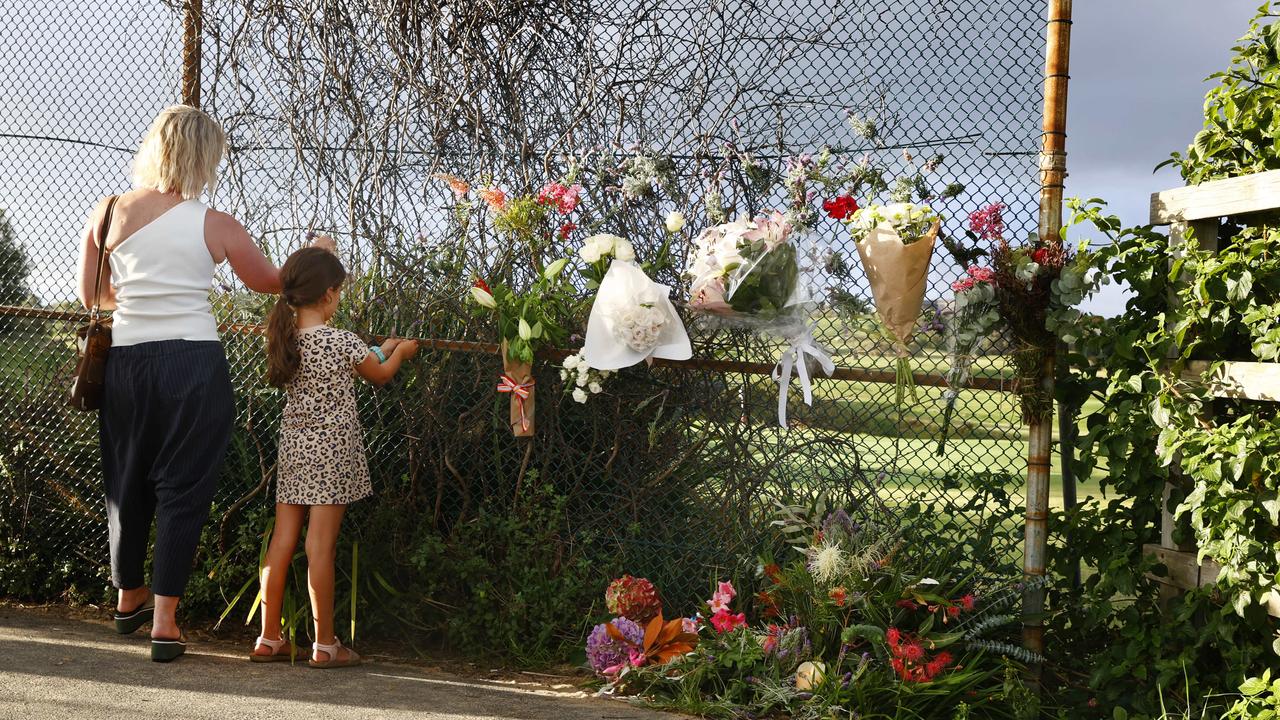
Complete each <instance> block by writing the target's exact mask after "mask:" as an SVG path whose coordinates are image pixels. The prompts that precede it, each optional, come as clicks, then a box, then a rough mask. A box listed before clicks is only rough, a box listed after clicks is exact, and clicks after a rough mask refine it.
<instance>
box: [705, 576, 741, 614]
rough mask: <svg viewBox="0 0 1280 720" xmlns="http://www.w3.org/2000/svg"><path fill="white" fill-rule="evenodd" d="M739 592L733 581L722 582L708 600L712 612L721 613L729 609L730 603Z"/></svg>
mask: <svg viewBox="0 0 1280 720" xmlns="http://www.w3.org/2000/svg"><path fill="white" fill-rule="evenodd" d="M737 595H738V593H737V591H735V590H734V589H733V583H728V582H722V583H720V586H719V589H717V590H716V591H715V592H714V593H712V594H711V599H710V600H708V601H707V605H710V606H711V612H713V613H720V612H728V611H729V603H731V602H733V599H734V598H735V597H737Z"/></svg>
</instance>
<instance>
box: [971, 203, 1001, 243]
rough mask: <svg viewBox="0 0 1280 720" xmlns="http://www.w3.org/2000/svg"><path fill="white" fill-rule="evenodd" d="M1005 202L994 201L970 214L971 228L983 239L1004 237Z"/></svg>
mask: <svg viewBox="0 0 1280 720" xmlns="http://www.w3.org/2000/svg"><path fill="white" fill-rule="evenodd" d="M1004 207H1005V206H1004V203H992V204H990V205H988V206H986V207H984V208H982V209H981V210H974V211H973V212H972V213H970V214H969V229H970V230H972V231H973V233H974V234H975V235H977V236H978V237H980V238H982V239H983V240H999V239H1000V238H1003V237H1004Z"/></svg>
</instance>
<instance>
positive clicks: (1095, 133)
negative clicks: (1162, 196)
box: [1066, 0, 1261, 315]
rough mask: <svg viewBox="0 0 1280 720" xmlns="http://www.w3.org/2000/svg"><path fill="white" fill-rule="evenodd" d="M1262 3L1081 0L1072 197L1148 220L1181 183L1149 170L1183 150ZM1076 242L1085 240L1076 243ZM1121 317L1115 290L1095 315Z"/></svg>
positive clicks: (1074, 48)
mask: <svg viewBox="0 0 1280 720" xmlns="http://www.w3.org/2000/svg"><path fill="white" fill-rule="evenodd" d="M1260 4H1261V2H1260V0H1080V1H1078V2H1076V3H1074V7H1073V19H1074V23H1073V25H1072V35H1071V81H1070V86H1069V90H1068V100H1067V172H1068V174H1069V177H1068V178H1067V182H1066V195H1067V196H1068V197H1085V198H1088V197H1100V198H1102V199H1104V200H1106V201H1107V202H1108V205H1109V207H1110V208H1111V211H1112V212H1114V213H1115V214H1116V215H1118V216H1119V217H1120V219H1121V220H1123V221H1124V223H1125V225H1126V226H1128V225H1142V224H1145V223H1147V222H1148V208H1149V205H1150V199H1151V193H1152V192H1156V191H1159V190H1166V189H1169V188H1173V187H1178V186H1180V185H1182V184H1183V183H1182V180H1181V178H1180V177H1179V176H1178V172H1177V170H1176V169H1173V168H1164V169H1162V170H1160V171H1159V172H1157V173H1155V174H1154V175H1153V174H1152V168H1154V167H1155V166H1156V165H1157V164H1158V163H1160V162H1161V161H1163V160H1165V159H1166V158H1168V157H1169V153H1171V152H1173V151H1174V150H1179V151H1182V150H1185V149H1186V146H1187V145H1188V144H1189V143H1190V142H1191V139H1192V138H1193V137H1194V136H1195V134H1196V132H1197V131H1199V129H1200V127H1201V124H1202V123H1203V119H1204V94H1205V92H1207V91H1208V90H1209V88H1210V87H1212V84H1210V83H1206V82H1204V79H1205V78H1206V77H1208V76H1209V75H1210V74H1212V73H1214V72H1217V71H1219V70H1224V69H1226V67H1227V64H1228V63H1229V62H1230V60H1231V47H1232V46H1233V45H1234V44H1235V41H1236V40H1237V39H1238V38H1239V37H1240V36H1242V35H1244V33H1245V31H1246V30H1247V29H1248V25H1249V19H1250V18H1252V17H1253V15H1254V13H1255V11H1256V10H1257V7H1258V5H1260ZM1073 237H1076V238H1080V237H1084V236H1082V235H1078V236H1073ZM1088 309H1090V310H1092V311H1094V312H1097V313H1100V314H1104V315H1115V314H1119V313H1120V312H1122V311H1123V309H1124V308H1123V295H1122V294H1121V293H1120V292H1119V291H1118V289H1117V288H1115V287H1114V286H1112V287H1111V288H1108V289H1104V292H1103V293H1102V294H1101V295H1100V296H1099V297H1098V298H1095V300H1094V301H1093V302H1092V303H1091V305H1090V307H1089V308H1088Z"/></svg>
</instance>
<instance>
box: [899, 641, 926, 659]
mask: <svg viewBox="0 0 1280 720" xmlns="http://www.w3.org/2000/svg"><path fill="white" fill-rule="evenodd" d="M900 652H901V653H902V659H903V660H906V661H908V662H913V663H915V662H920V660H921V659H923V658H924V648H923V647H921V646H920V643H919V642H917V641H915V640H910V641H908V642H904V643H902V649H901V650H900Z"/></svg>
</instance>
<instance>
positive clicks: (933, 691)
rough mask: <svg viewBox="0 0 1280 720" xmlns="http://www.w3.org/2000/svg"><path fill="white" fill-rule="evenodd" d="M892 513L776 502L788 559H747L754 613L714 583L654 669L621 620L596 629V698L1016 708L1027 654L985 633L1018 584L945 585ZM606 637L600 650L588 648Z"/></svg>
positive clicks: (864, 708) (692, 704) (840, 710)
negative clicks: (755, 579)
mask: <svg viewBox="0 0 1280 720" xmlns="http://www.w3.org/2000/svg"><path fill="white" fill-rule="evenodd" d="M892 518H893V515H892V513H890V512H887V511H883V510H877V511H874V512H866V511H864V512H857V513H854V512H851V511H850V510H847V509H843V508H835V509H828V508H827V507H826V505H825V502H824V501H822V500H821V499H819V500H818V501H817V502H816V503H814V504H812V505H809V506H803V507H802V506H780V507H779V510H778V514H777V519H776V521H775V525H776V526H777V527H778V528H779V532H780V534H781V537H782V538H783V539H784V541H785V545H784V546H783V552H785V553H789V555H790V556H789V558H788V557H782V556H780V557H779V558H777V559H775V558H774V557H772V556H765V557H763V558H761V559H760V562H759V566H758V574H759V582H760V587H761V590H760V591H759V592H758V593H756V594H755V595H754V596H753V603H752V612H753V613H756V614H758V615H759V619H758V621H757V622H755V623H753V622H752V621H750V620H749V619H748V615H747V611H745V610H742V609H739V608H738V607H737V603H738V602H739V600H740V599H741V598H740V597H739V594H738V592H737V589H736V588H735V587H734V585H733V583H731V582H728V581H721V582H718V583H717V584H716V585H715V587H714V589H713V592H712V595H711V598H710V599H709V600H707V601H706V603H705V606H704V608H703V610H704V612H707V613H709V615H710V620H709V622H706V623H703V622H701V617H700V616H699V617H695V618H687V619H685V620H684V621H683V625H682V630H683V631H684V632H686V633H688V634H689V635H690V636H691V637H687V638H685V639H684V640H683V641H682V642H681V643H680V645H679V648H678V651H677V652H671V653H668V654H666V655H665V656H663V657H664V660H663V661H662V662H660V663H655V662H652V661H649V660H647V659H646V658H647V657H651V656H648V655H644V654H642V653H641V652H640V651H639V648H640V647H641V643H640V642H639V641H637V640H635V639H634V634H635V631H634V629H633V628H632V627H631V625H629V624H627V623H630V622H631V621H630V620H629V619H627V618H625V617H624V618H622V622H623V624H622V625H621V626H618V627H616V632H610V631H609V630H608V628H607V627H605V626H603V625H602V626H597V628H596V629H595V630H593V631H592V634H591V636H590V638H589V639H588V654H589V656H591V657H592V659H591V666H592V668H593V669H594V670H595V671H596V672H597V673H598V674H599V675H600V677H601V678H602V680H603V681H604V683H605V686H604V690H603V692H607V693H627V694H635V695H637V696H638V697H640V698H643V699H644V700H645V701H646V702H648V703H650V704H653V705H655V706H658V707H667V708H673V709H681V710H686V711H693V712H697V713H699V714H702V715H705V716H709V717H725V718H729V717H734V718H737V717H765V716H787V717H813V718H817V717H833V716H834V717H858V716H866V715H868V714H871V715H874V716H877V717H878V716H888V717H952V716H953V714H955V713H956V712H957V711H958V708H959V706H961V705H962V704H963V705H964V708H965V711H966V712H967V713H968V714H967V715H964V717H971V718H979V717H992V718H1011V717H1019V716H1021V715H1019V714H1017V713H1021V712H1025V707H1021V708H1018V707H1015V706H1017V705H1019V704H1020V703H1022V704H1025V703H1033V702H1034V701H1033V700H1028V697H1029V696H1027V695H1026V694H1025V688H1023V689H1022V690H1019V688H1021V685H1020V683H1019V682H1018V681H1017V676H1016V674H1011V673H1016V672H1017V670H1018V667H1019V663H1024V662H1030V661H1036V660H1039V658H1037V657H1036V656H1034V655H1032V654H1030V653H1028V652H1026V651H1025V650H1023V649H1022V648H1021V647H1019V646H1017V645H1013V644H1010V643H1006V642H1003V641H1001V640H992V639H989V638H988V637H987V636H988V635H990V634H992V633H994V632H996V631H998V630H999V629H1000V628H1002V627H1004V626H1006V625H1009V624H1011V623H1012V622H1014V619H1013V618H1012V617H1011V616H1009V615H1007V614H1004V612H1005V611H1006V609H1007V608H1009V607H1010V606H1011V605H1012V603H1013V602H1014V601H1015V600H1016V599H1017V598H1018V597H1020V590H1021V588H1020V586H1017V585H1014V586H1007V585H1002V584H998V583H993V582H990V581H982V580H975V579H973V578H972V577H969V578H968V579H965V580H953V579H951V578H950V577H949V576H948V575H946V574H945V573H944V572H943V570H945V569H946V568H947V567H948V566H949V565H953V564H954V563H953V559H952V558H950V557H949V553H938V554H936V556H933V557H931V556H930V554H928V553H920V552H919V551H918V550H909V549H908V545H909V543H911V542H915V541H916V540H917V537H916V536H912V535H910V534H909V533H908V532H905V531H902V530H900V529H898V528H897V527H896V526H894V525H893V524H892ZM926 573H927V574H926ZM627 582H630V581H627V580H626V578H623V579H620V580H618V581H615V585H619V584H622V585H625V584H626V583H627ZM640 604H641V605H642V606H645V607H646V612H648V611H650V610H651V603H648V602H642V603H640ZM611 610H615V608H611ZM660 618H661V615H660V614H659V615H657V616H655V619H654V620H651V621H650V622H649V625H648V628H650V629H651V630H650V632H652V629H653V628H656V627H658V626H657V623H658V622H660ZM674 622H675V621H672V624H674ZM633 624H634V623H633ZM602 627H604V629H603V630H601V628H602ZM628 632H631V633H632V634H631V635H628V634H627V633H628ZM646 634H647V633H646ZM606 635H607V636H608V637H609V638H611V641H610V643H608V644H605V645H604V647H607V648H608V652H607V653H605V652H602V651H600V650H597V649H596V648H597V647H600V646H601V645H602V643H603V641H602V640H601V638H603V637H605V636H606ZM619 638H624V639H619ZM646 642H647V640H646ZM624 650H625V652H624ZM597 656H598V657H597ZM623 658H625V659H623Z"/></svg>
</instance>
